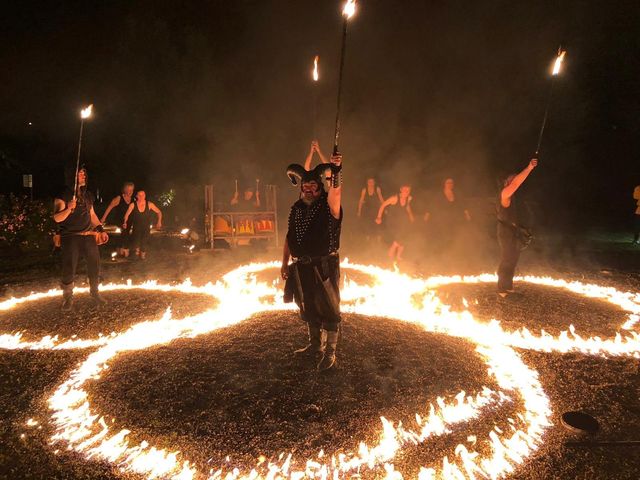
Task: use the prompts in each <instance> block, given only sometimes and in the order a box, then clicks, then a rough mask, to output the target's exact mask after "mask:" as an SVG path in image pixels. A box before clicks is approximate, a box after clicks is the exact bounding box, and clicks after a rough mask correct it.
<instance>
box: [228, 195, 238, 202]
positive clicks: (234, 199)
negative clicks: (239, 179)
mask: <svg viewBox="0 0 640 480" xmlns="http://www.w3.org/2000/svg"><path fill="white" fill-rule="evenodd" d="M229 203H231V205H237V204H238V192H236V193H234V194H233V197H232V198H231V202H229Z"/></svg>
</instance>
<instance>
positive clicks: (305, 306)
mask: <svg viewBox="0 0 640 480" xmlns="http://www.w3.org/2000/svg"><path fill="white" fill-rule="evenodd" d="M327 170H330V171H331V181H330V186H329V191H328V192H326V191H325V188H324V179H325V176H326V172H327ZM287 174H288V175H289V178H290V179H291V182H292V183H293V184H294V185H296V184H297V183H300V199H299V200H298V201H297V202H295V203H294V204H293V206H292V207H291V212H290V213H289V230H288V232H287V237H286V239H285V242H284V251H283V256H282V268H281V275H282V278H283V279H284V280H286V281H287V282H286V285H285V301H291V299H295V301H296V303H297V304H298V306H299V307H300V316H301V318H302V320H303V321H305V322H306V323H307V326H308V329H309V344H308V345H307V346H306V347H304V348H302V349H300V350H296V352H295V353H296V354H298V355H302V356H305V357H320V356H322V358H321V359H320V362H319V363H318V370H320V371H325V370H329V369H330V368H332V367H334V365H335V364H336V347H337V344H338V327H339V324H340V320H341V318H340V291H339V288H338V281H339V278H340V258H339V256H338V249H339V248H340V229H341V226H342V207H341V205H340V203H341V192H342V187H341V184H342V155H340V154H336V155H333V156H332V157H331V163H329V164H321V165H318V166H317V167H316V168H315V169H313V170H311V171H307V170H305V169H304V168H303V167H302V166H301V165H297V164H292V165H289V168H288V169H287ZM291 257H293V263H292V264H291V265H289V260H290V259H291Z"/></svg>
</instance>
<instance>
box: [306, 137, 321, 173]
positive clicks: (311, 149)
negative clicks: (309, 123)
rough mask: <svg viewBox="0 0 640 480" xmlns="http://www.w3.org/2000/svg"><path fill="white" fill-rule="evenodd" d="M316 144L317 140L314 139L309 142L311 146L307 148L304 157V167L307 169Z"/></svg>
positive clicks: (309, 167) (309, 168) (309, 166)
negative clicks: (307, 151)
mask: <svg viewBox="0 0 640 480" xmlns="http://www.w3.org/2000/svg"><path fill="white" fill-rule="evenodd" d="M317 144H318V142H317V141H315V140H313V141H312V142H311V147H310V148H309V154H308V155H307V158H305V159H304V169H305V170H307V171H308V170H311V160H313V152H315V151H316V145H317Z"/></svg>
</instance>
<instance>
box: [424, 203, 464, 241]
mask: <svg viewBox="0 0 640 480" xmlns="http://www.w3.org/2000/svg"><path fill="white" fill-rule="evenodd" d="M430 210H431V211H430V213H431V218H430V219H429V223H430V224H431V225H430V227H431V228H430V229H429V230H430V233H431V237H432V239H433V249H434V250H435V251H436V252H437V253H442V252H444V251H445V250H446V249H448V248H451V247H452V246H454V245H455V241H456V239H457V238H458V235H459V234H460V233H462V230H463V228H464V227H465V223H466V220H465V216H464V210H465V208H464V203H463V202H462V201H461V199H460V198H459V197H458V195H456V196H454V200H453V201H449V199H448V198H447V197H446V195H445V194H444V192H443V191H441V192H439V193H438V195H436V196H435V198H434V199H433V203H432V205H431V209H430Z"/></svg>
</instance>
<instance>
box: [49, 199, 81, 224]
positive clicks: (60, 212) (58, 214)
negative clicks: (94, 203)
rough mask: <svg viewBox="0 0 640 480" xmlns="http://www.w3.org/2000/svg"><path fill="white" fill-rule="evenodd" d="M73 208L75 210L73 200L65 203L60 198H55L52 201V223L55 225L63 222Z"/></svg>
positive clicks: (74, 201)
mask: <svg viewBox="0 0 640 480" xmlns="http://www.w3.org/2000/svg"><path fill="white" fill-rule="evenodd" d="M74 208H76V200H75V198H72V199H71V200H70V201H69V203H65V201H64V200H62V199H61V198H56V199H55V200H54V201H53V221H54V222H56V223H60V222H64V221H65V220H66V219H67V217H68V216H69V215H71V212H73V209H74Z"/></svg>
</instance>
